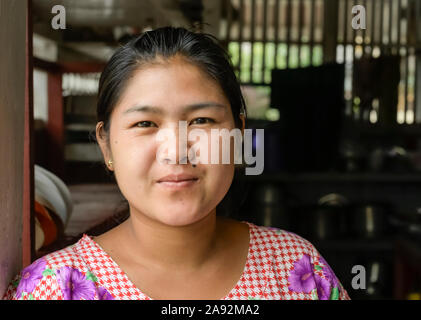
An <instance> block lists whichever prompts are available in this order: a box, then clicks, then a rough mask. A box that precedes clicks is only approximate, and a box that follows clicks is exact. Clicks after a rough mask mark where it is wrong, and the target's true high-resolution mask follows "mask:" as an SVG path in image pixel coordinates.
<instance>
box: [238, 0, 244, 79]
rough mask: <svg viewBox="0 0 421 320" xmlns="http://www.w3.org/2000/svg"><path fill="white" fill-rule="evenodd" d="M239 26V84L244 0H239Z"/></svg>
mask: <svg viewBox="0 0 421 320" xmlns="http://www.w3.org/2000/svg"><path fill="white" fill-rule="evenodd" d="M239 15H240V17H239V25H238V28H239V30H238V78H239V79H240V83H241V79H242V78H241V66H242V63H241V58H242V51H243V24H244V0H240V12H239Z"/></svg>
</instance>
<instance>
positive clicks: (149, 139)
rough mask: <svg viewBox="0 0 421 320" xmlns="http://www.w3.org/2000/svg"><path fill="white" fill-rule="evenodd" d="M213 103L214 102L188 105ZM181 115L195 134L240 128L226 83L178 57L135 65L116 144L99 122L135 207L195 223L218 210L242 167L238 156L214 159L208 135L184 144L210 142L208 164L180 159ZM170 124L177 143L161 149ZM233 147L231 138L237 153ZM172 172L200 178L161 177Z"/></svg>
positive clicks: (170, 221)
mask: <svg viewBox="0 0 421 320" xmlns="http://www.w3.org/2000/svg"><path fill="white" fill-rule="evenodd" d="M205 104H206V105H207V107H203V108H197V107H196V108H190V109H189V108H188V107H189V106H198V105H205ZM145 106H147V107H148V108H144V107H145ZM179 121H186V127H187V134H188V133H189V132H190V131H191V130H193V129H202V130H203V131H204V132H205V133H207V134H208V136H209V139H210V130H211V129H223V128H225V129H228V130H231V129H234V128H235V124H234V119H233V115H232V112H231V106H230V104H229V101H228V99H227V98H226V97H225V95H224V94H223V92H222V89H221V88H220V86H219V85H218V83H217V82H216V81H214V80H212V79H210V78H208V77H207V76H206V75H205V74H204V73H203V72H202V71H201V70H200V69H199V68H198V67H196V66H195V65H193V64H190V63H188V62H186V61H185V60H184V59H182V58H180V57H175V58H173V59H171V60H170V61H169V62H162V63H158V64H151V65H149V66H147V67H144V68H142V69H139V70H138V71H136V72H135V74H134V75H133V77H132V78H131V79H130V80H129V82H128V85H127V86H126V88H125V90H124V91H123V94H122V96H121V99H120V101H119V103H118V104H117V105H116V106H115V109H114V110H113V112H112V114H111V123H110V131H109V144H107V143H106V141H105V140H103V139H101V138H100V135H99V134H98V129H99V126H98V125H97V138H98V141H99V143H100V147H101V150H102V152H103V154H104V158H105V161H106V162H107V161H108V160H109V159H112V161H113V167H112V169H113V170H114V173H115V177H116V180H117V183H118V185H119V187H120V190H121V192H122V194H123V195H124V196H125V198H126V199H127V201H128V202H129V205H130V211H131V215H133V214H140V215H144V216H146V217H148V218H150V219H153V220H157V221H159V222H161V223H163V224H166V225H172V226H181V225H188V224H191V223H194V222H196V221H198V220H201V219H202V218H204V217H205V216H207V215H208V214H209V213H211V212H212V210H213V209H215V207H216V205H217V204H218V203H219V202H220V201H221V200H222V199H223V198H224V196H225V194H226V193H227V191H228V189H229V187H230V185H231V183H232V179H233V175H234V164H233V163H232V158H231V161H230V164H222V163H221V162H222V161H221V160H220V162H219V164H211V161H210V152H211V151H210V150H211V148H210V140H204V139H203V140H201V142H200V144H198V142H199V139H198V140H196V141H186V142H187V144H186V145H184V146H186V149H187V150H190V149H191V146H192V145H193V144H194V145H195V146H196V147H197V146H199V145H201V146H202V147H205V148H206V149H207V150H208V154H209V158H208V159H209V160H208V162H207V163H208V164H204V163H197V165H196V167H192V164H191V163H190V162H189V161H187V163H186V164H182V163H180V162H179V160H180V158H179V156H180V154H179V152H178V150H179V149H178V148H179V142H178V138H179V133H178V128H179ZM162 129H168V130H170V131H169V132H172V133H173V134H174V137H176V139H177V144H176V149H174V150H176V151H175V153H174V152H171V150H168V152H163V153H158V156H157V152H158V149H159V148H160V146H161V148H162V147H163V145H162V144H163V143H168V141H166V142H164V141H158V139H157V134H158V131H159V130H162ZM187 137H188V136H187ZM187 137H186V139H187ZM221 141H222V140H221V139H220V148H219V153H220V155H221V153H222V142H221ZM161 150H162V149H161ZM164 150H166V149H165V148H164ZM232 150H233V146H232V143H231V149H230V154H231V155H232ZM183 155H185V154H184V153H183ZM197 155H199V153H197ZM182 157H183V156H182ZM165 159H167V160H165ZM220 159H222V158H221V157H220ZM168 160H171V161H173V164H171V163H169V162H166V161H168ZM170 174H174V175H179V174H190V175H193V176H194V177H195V178H196V179H197V180H195V181H193V182H192V181H190V182H188V183H184V184H186V185H185V186H181V185H179V186H174V183H171V182H162V181H160V180H162V178H163V177H165V176H167V175H170Z"/></svg>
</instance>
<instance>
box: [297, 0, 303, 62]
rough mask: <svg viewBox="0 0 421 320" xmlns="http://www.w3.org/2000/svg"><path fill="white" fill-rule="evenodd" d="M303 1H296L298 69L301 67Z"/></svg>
mask: <svg viewBox="0 0 421 320" xmlns="http://www.w3.org/2000/svg"><path fill="white" fill-rule="evenodd" d="M303 14H304V12H303V1H302V0H298V67H301V46H302V32H303Z"/></svg>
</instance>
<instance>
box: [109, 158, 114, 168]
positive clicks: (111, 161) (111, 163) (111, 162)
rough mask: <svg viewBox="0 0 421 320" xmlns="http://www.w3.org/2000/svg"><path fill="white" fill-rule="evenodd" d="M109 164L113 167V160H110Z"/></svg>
mask: <svg viewBox="0 0 421 320" xmlns="http://www.w3.org/2000/svg"><path fill="white" fill-rule="evenodd" d="M108 165H109V166H110V167H112V166H113V160H111V159H110V160H108Z"/></svg>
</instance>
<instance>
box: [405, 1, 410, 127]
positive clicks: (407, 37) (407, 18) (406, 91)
mask: <svg viewBox="0 0 421 320" xmlns="http://www.w3.org/2000/svg"><path fill="white" fill-rule="evenodd" d="M409 9H410V5H409V0H407V1H406V41H405V42H406V48H405V109H404V110H405V111H404V119H405V120H404V122H406V114H407V112H408V80H409V77H408V73H409V45H410V44H409V19H410V12H409V11H410V10H409Z"/></svg>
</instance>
